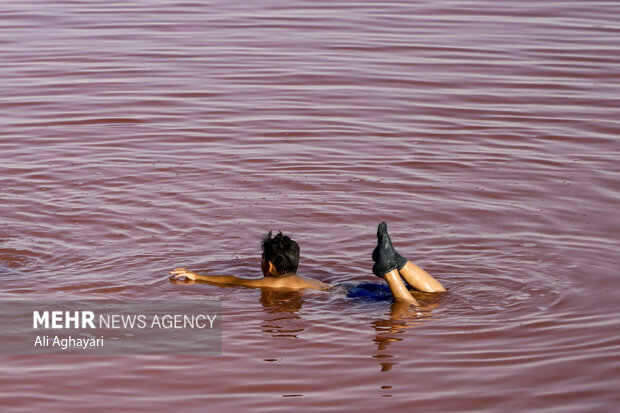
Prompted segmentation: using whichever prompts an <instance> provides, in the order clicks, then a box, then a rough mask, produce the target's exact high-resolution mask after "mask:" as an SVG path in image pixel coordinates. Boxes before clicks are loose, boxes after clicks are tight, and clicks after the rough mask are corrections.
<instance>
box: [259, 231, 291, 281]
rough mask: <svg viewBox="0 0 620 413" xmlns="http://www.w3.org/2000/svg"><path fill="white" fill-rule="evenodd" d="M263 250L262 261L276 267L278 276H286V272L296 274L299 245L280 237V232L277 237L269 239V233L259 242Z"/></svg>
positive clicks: (285, 237) (283, 236)
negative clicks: (269, 262)
mask: <svg viewBox="0 0 620 413" xmlns="http://www.w3.org/2000/svg"><path fill="white" fill-rule="evenodd" d="M260 245H261V248H262V249H263V260H265V262H267V261H271V262H272V263H273V265H275V267H276V271H277V272H278V274H286V273H287V272H297V266H298V265H299V244H297V243H296V242H295V241H293V240H292V239H290V238H289V237H287V236H286V235H282V231H279V232H278V235H276V236H275V237H273V238H272V237H271V231H269V233H268V234H267V235H265V236H264V237H263V240H262V242H261V244H260Z"/></svg>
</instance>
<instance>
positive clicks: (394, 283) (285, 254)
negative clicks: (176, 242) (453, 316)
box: [170, 222, 445, 304]
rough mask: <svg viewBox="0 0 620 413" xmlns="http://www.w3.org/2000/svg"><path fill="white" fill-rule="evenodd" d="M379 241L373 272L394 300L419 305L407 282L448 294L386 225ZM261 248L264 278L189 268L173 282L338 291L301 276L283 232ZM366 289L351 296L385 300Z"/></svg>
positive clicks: (175, 272) (176, 271)
mask: <svg viewBox="0 0 620 413" xmlns="http://www.w3.org/2000/svg"><path fill="white" fill-rule="evenodd" d="M377 238H378V244H377V247H376V248H375V250H374V251H373V254H372V256H373V260H374V261H375V265H374V266H373V272H374V273H375V275H377V276H378V277H379V278H382V279H384V280H385V281H386V282H387V284H388V287H389V290H390V291H391V293H392V296H393V298H394V300H396V301H402V302H407V303H410V304H417V302H416V300H415V299H414V298H413V296H412V295H411V293H410V292H409V289H408V288H407V286H406V285H405V283H404V282H403V279H404V281H406V282H407V283H408V284H409V285H410V286H411V287H412V288H414V289H416V290H418V291H423V292H428V293H435V292H441V291H445V288H444V287H443V285H441V283H440V282H439V281H437V280H436V279H435V278H433V277H432V276H431V275H430V274H429V273H427V272H426V271H424V270H423V269H422V268H420V267H418V266H417V265H415V264H413V263H412V262H410V261H407V260H406V259H405V258H403V257H402V256H401V255H399V254H398V253H397V252H396V250H395V249H394V247H393V246H392V241H391V240H390V238H389V235H388V234H387V226H386V224H385V223H384V222H382V223H381V224H380V225H379V229H378V231H377ZM261 245H262V248H263V257H262V261H261V270H262V272H263V277H262V278H256V279H248V278H239V277H235V276H232V275H221V276H214V275H201V274H196V273H195V272H192V271H189V270H186V269H185V268H177V269H174V270H172V271H171V272H170V273H171V274H172V277H171V280H172V281H175V282H177V281H178V282H181V281H179V280H180V279H181V278H185V279H186V280H189V281H185V282H188V283H191V282H194V281H205V282H209V283H214V284H220V285H239V286H244V287H254V288H267V289H277V290H293V291H300V290H307V289H312V290H320V291H329V290H332V289H333V288H334V287H335V285H334V284H327V283H324V282H322V281H319V280H315V279H313V278H308V277H302V276H300V275H297V273H296V271H297V266H298V263H299V245H298V244H297V243H296V242H295V241H293V240H292V239H290V238H289V237H287V236H285V235H283V234H282V233H281V232H280V233H279V234H278V235H276V236H275V237H273V238H272V237H271V232H270V233H269V234H267V235H266V236H265V237H264V238H263V242H262V244H261ZM401 277H402V278H401ZM365 285H366V287H364V288H357V290H356V288H355V287H354V288H353V289H352V290H351V294H354V295H355V294H358V295H362V296H363V295H373V294H379V296H384V293H385V292H386V291H385V288H383V287H376V288H375V287H371V285H372V284H365ZM375 285H382V284H375ZM356 291H357V292H356Z"/></svg>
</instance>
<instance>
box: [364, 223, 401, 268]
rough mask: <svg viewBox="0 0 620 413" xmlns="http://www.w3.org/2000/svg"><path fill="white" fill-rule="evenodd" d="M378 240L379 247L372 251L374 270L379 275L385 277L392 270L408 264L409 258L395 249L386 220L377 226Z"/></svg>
mask: <svg viewBox="0 0 620 413" xmlns="http://www.w3.org/2000/svg"><path fill="white" fill-rule="evenodd" d="M377 240H378V242H377V247H376V248H375V249H374V251H373V252H372V259H373V261H374V262H375V265H373V267H372V272H373V273H374V274H375V275H376V276H377V277H383V275H385V274H387V273H388V272H390V271H392V270H401V269H402V268H403V267H404V266H405V264H407V259H405V258H404V257H403V256H402V255H400V254H399V253H398V252H396V250H395V249H394V246H393V245H392V240H391V239H390V236H389V234H388V233H387V224H386V223H385V222H382V223H380V224H379V227H378V228H377Z"/></svg>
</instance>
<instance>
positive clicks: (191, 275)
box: [170, 268, 196, 281]
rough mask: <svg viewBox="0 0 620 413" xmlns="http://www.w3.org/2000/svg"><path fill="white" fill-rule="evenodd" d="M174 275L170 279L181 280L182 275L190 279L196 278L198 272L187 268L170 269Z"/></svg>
mask: <svg viewBox="0 0 620 413" xmlns="http://www.w3.org/2000/svg"><path fill="white" fill-rule="evenodd" d="M170 274H172V277H170V280H171V281H172V280H179V279H180V278H181V277H185V278H186V279H188V280H196V273H194V272H191V271H188V270H186V269H185V268H175V269H174V270H172V271H170Z"/></svg>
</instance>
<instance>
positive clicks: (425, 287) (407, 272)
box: [390, 261, 446, 293]
mask: <svg viewBox="0 0 620 413" xmlns="http://www.w3.org/2000/svg"><path fill="white" fill-rule="evenodd" d="M399 273H400V276H401V277H403V278H404V279H405V281H407V283H408V284H409V285H410V286H412V287H413V288H415V289H416V290H419V291H424V292H426V293H438V292H440V291H446V289H445V288H444V286H443V285H441V283H440V282H439V281H437V280H436V279H435V278H433V276H432V275H430V274H429V273H427V272H426V271H424V270H423V269H422V268H420V267H418V266H417V265H415V264H414V263H412V262H411V261H407V264H405V266H404V267H403V268H402V269H400V270H399ZM391 287H392V286H390V288H391Z"/></svg>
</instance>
